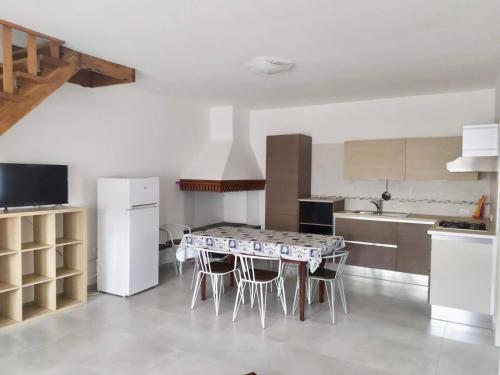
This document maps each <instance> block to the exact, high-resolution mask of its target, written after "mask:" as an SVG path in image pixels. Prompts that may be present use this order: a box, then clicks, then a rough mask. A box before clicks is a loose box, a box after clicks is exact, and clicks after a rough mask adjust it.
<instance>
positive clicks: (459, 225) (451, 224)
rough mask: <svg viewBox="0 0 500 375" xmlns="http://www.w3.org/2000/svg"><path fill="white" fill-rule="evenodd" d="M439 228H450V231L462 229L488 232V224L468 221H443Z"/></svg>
mask: <svg viewBox="0 0 500 375" xmlns="http://www.w3.org/2000/svg"><path fill="white" fill-rule="evenodd" d="M438 225H439V227H441V228H450V229H461V230H477V231H486V230H487V229H486V224H484V223H470V222H467V221H448V220H442V221H440V222H439V224H438Z"/></svg>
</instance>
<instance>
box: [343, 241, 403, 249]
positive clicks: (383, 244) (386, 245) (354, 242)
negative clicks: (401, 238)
mask: <svg viewBox="0 0 500 375" xmlns="http://www.w3.org/2000/svg"><path fill="white" fill-rule="evenodd" d="M344 242H345V243H352V244H356V245H369V246H378V247H390V248H393V249H397V248H398V245H393V244H390V243H377V242H364V241H349V240H345V241H344Z"/></svg>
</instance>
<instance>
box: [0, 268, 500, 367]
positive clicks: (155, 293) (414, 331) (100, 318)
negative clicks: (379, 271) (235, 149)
mask: <svg viewBox="0 0 500 375" xmlns="http://www.w3.org/2000/svg"><path fill="white" fill-rule="evenodd" d="M190 271H191V270H190V269H187V270H186V272H185V274H184V276H183V277H182V278H178V277H176V276H175V275H174V274H173V273H172V272H171V270H170V268H166V269H163V270H162V272H161V284H160V286H159V287H157V288H154V289H151V290H149V291H146V292H144V293H141V294H139V295H136V296H133V297H130V298H126V299H124V298H120V297H115V296H111V295H99V296H96V297H91V298H90V299H89V303H88V305H86V306H84V307H77V308H75V309H72V310H69V311H67V312H64V313H62V314H56V315H53V316H50V317H46V318H40V319H38V320H35V321H33V322H28V323H26V324H22V325H20V326H16V327H11V328H7V329H6V330H2V331H1V332H0V374H1V375H17V374H22V375H28V374H35V373H36V374H38V375H44V374H51V375H57V374H64V375H66V374H69V375H79V374H85V375H113V374H120V375H126V374H141V375H146V374H148V375H149V374H151V375H153V374H163V375H164V374H228V375H229V374H230V375H240V374H245V373H247V372H250V371H255V372H256V373H257V374H259V375H271V374H308V375H313V374H345V375H347V374H349V375H364V374H370V375H382V374H398V375H401V374H419V375H423V374H440V375H441V374H453V375H459V374H469V375H470V374H474V375H488V374H498V362H499V352H498V350H497V349H496V348H495V347H494V346H493V333H492V332H491V331H489V330H484V329H479V328H472V327H467V326H462V325H457V324H451V323H446V322H441V321H432V320H430V319H429V318H428V316H429V307H428V306H427V304H426V298H427V289H426V288H423V287H418V286H412V285H403V284H397V283H392V282H383V281H374V280H369V279H363V278H349V279H348V280H346V292H347V298H348V304H349V306H348V307H349V314H348V315H347V316H344V315H343V313H342V312H341V309H340V306H337V322H336V325H335V326H332V325H331V323H330V318H329V311H328V307H327V305H326V304H324V305H320V304H319V303H318V302H317V301H315V302H314V303H313V304H312V305H311V306H307V309H306V313H307V321H306V322H300V321H299V320H298V318H297V317H293V316H288V317H284V316H283V315H282V314H281V310H280V306H279V304H278V300H277V299H276V298H269V302H268V313H267V328H266V329H265V330H262V329H261V326H260V322H259V317H258V313H257V311H256V310H255V311H252V310H251V308H250V306H248V304H247V305H245V306H244V307H243V308H242V310H241V311H240V315H239V317H238V320H237V321H236V323H234V324H233V323H232V321H231V317H232V307H233V301H234V297H235V293H234V289H229V288H227V289H226V294H225V295H224V296H223V299H222V303H221V315H220V316H219V317H216V316H215V313H214V307H213V303H212V300H211V299H210V300H207V301H206V302H204V303H199V304H198V305H197V306H196V308H195V310H194V311H191V310H190V308H189V304H190V298H191V293H190V291H189V283H190ZM294 281H295V280H294V279H293V278H290V280H288V281H287V289H288V305H289V306H290V305H291V297H292V292H293V288H294ZM273 296H275V294H274V295H273Z"/></svg>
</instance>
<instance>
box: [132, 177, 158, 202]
mask: <svg viewBox="0 0 500 375" xmlns="http://www.w3.org/2000/svg"><path fill="white" fill-rule="evenodd" d="M129 200H130V202H129V207H130V208H135V207H141V206H153V205H158V203H159V202H160V179H159V178H158V177H152V178H137V179H131V180H130V198H129Z"/></svg>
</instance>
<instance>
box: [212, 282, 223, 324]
mask: <svg viewBox="0 0 500 375" xmlns="http://www.w3.org/2000/svg"><path fill="white" fill-rule="evenodd" d="M211 279H212V293H213V299H214V305H215V315H217V316H219V306H220V296H221V292H222V286H221V284H222V276H218V275H211Z"/></svg>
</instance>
